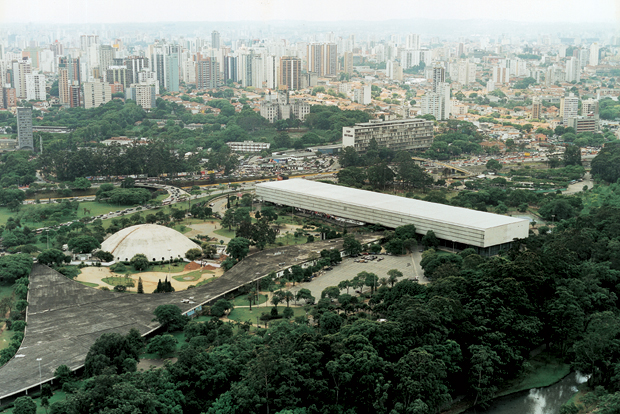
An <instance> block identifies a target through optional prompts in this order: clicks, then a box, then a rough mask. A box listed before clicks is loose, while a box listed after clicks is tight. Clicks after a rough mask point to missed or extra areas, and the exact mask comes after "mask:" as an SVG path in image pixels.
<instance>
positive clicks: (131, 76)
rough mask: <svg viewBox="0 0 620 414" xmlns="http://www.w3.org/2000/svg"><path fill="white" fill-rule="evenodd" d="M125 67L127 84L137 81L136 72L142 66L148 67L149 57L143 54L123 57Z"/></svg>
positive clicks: (142, 67)
mask: <svg viewBox="0 0 620 414" xmlns="http://www.w3.org/2000/svg"><path fill="white" fill-rule="evenodd" d="M125 66H126V67H127V86H129V85H131V84H132V83H138V82H139V81H138V73H140V71H141V70H142V69H144V68H148V67H149V59H148V58H146V57H144V56H129V57H128V58H127V59H125Z"/></svg>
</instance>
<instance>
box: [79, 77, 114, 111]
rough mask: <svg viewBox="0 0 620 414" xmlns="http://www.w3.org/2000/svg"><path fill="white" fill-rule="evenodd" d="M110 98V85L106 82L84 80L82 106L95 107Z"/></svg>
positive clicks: (108, 100)
mask: <svg viewBox="0 0 620 414" xmlns="http://www.w3.org/2000/svg"><path fill="white" fill-rule="evenodd" d="M111 100H112V87H111V86H110V84H109V83H107V82H105V83H104V82H101V81H94V82H84V108H86V109H90V108H97V107H98V106H99V105H103V104H105V103H107V102H110V101H111Z"/></svg>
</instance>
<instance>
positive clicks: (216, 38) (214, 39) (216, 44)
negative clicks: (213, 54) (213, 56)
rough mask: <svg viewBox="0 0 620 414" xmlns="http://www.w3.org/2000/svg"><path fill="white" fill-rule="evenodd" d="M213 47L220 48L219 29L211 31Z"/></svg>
mask: <svg viewBox="0 0 620 414" xmlns="http://www.w3.org/2000/svg"><path fill="white" fill-rule="evenodd" d="M211 47H212V48H213V49H219V48H220V32H218V31H217V30H214V31H212V32H211Z"/></svg>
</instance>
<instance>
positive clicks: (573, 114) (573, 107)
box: [560, 93, 579, 125]
mask: <svg viewBox="0 0 620 414" xmlns="http://www.w3.org/2000/svg"><path fill="white" fill-rule="evenodd" d="M578 111H579V98H578V97H576V96H575V94H574V93H571V94H569V95H568V96H565V97H563V98H562V99H561V100H560V116H561V117H562V121H563V122H564V124H565V125H566V124H568V120H569V119H570V118H577V115H578Z"/></svg>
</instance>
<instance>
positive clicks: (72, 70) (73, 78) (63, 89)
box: [58, 56, 82, 108]
mask: <svg viewBox="0 0 620 414" xmlns="http://www.w3.org/2000/svg"><path fill="white" fill-rule="evenodd" d="M81 80H82V79H81V76H80V59H79V58H76V59H74V58H71V57H64V56H61V57H60V58H58V95H59V98H60V103H61V104H63V105H65V106H71V108H73V107H75V106H79V102H80V99H79V95H78V96H76V91H73V90H72V89H73V87H74V86H76V85H77V88H78V89H79V87H80V84H81Z"/></svg>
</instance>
